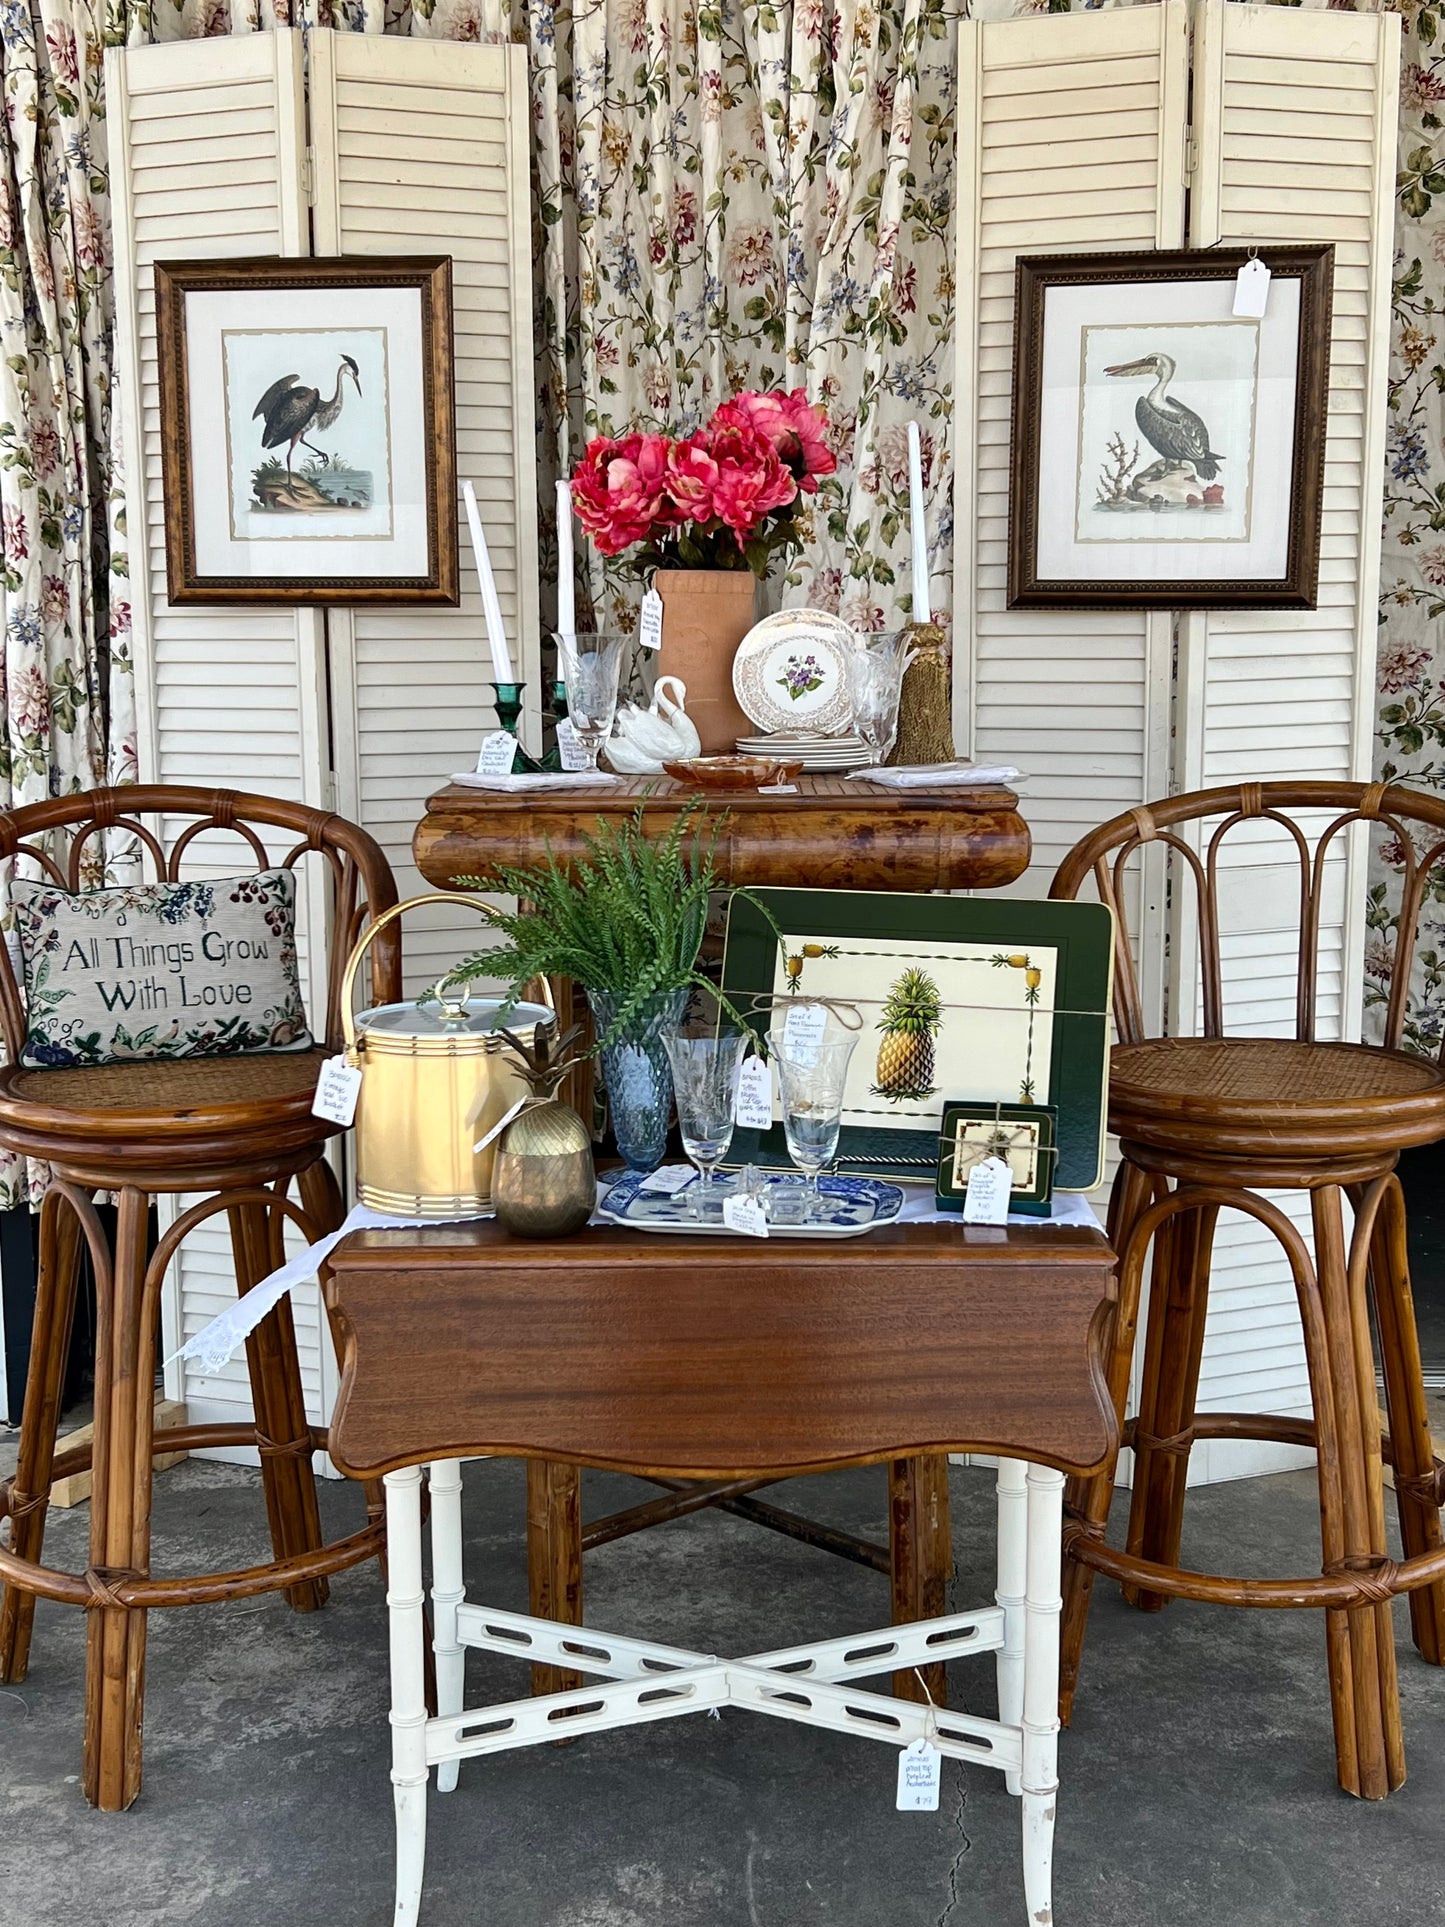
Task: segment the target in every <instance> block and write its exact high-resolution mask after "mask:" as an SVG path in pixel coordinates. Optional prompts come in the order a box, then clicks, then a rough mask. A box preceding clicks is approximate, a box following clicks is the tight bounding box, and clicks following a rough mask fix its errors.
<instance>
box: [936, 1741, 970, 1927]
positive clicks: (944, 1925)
mask: <svg viewBox="0 0 1445 1927" xmlns="http://www.w3.org/2000/svg"><path fill="white" fill-rule="evenodd" d="M967 1806H968V1789H967V1787H966V1786H965V1785H964V1783H963V1770H962V1768H960V1769H959V1775H958V1801H957V1803H956V1805H955V1806H954V1809H953V1824H954V1826H955V1828H956V1829H957V1831H958V1838H959V1841H960V1845H959V1848H958V1851H957V1853H955V1854H954V1856H953V1864H952V1866H950V1868H949V1869H948V1905H947V1906H946V1907H945V1908H944V1910H943V1912H942V1913H941V1914H940V1915H939V1916H938V1927H948V1922H949V1918H950V1916H951V1915H952V1913H953V1910H954V1908H955V1907H957V1905H958V1876H959V1874H960V1873H961V1872H962V1871H963V1863H964V1861H965V1860H966V1859H967V1857H968V1856H969V1854H971V1853H972V1852H973V1842H972V1840H970V1838H969V1837H968V1834H967V1833H966V1832H965V1830H964V1825H963V1816H964V1811H965V1809H966V1807H967Z"/></svg>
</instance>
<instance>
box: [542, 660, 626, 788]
mask: <svg viewBox="0 0 1445 1927" xmlns="http://www.w3.org/2000/svg"><path fill="white" fill-rule="evenodd" d="M627 641H628V638H627V637H626V636H622V635H614V634H603V633H601V632H598V633H595V634H582V633H578V634H574V635H565V636H564V635H561V634H560V633H559V634H558V635H557V637H556V642H557V666H558V668H559V669H560V670H561V672H562V680H563V681H564V682H565V683H566V685H567V717H568V720H569V722H570V723H571V725H572V729H573V732H574V734H575V735H576V737H577V740H578V742H579V743H580V744H581V745H582V749H583V752H584V754H585V755H586V757H587V767H588V769H589V770H595V769H596V767H597V753H598V751H599V750H600V749H601V748H602V745H603V744H604V743H605V742H606V741H607V738H608V737H609V736H610V735H611V734H612V724H613V722H614V720H615V719H616V716H617V685H618V681H619V678H620V677H621V674H622V653H623V651H624V649H625V648H626V647H627Z"/></svg>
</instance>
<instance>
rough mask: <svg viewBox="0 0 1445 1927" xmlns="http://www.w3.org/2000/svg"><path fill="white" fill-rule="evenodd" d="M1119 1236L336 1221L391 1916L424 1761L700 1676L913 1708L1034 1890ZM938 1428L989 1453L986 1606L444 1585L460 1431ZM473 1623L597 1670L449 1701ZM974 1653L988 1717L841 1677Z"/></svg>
mask: <svg viewBox="0 0 1445 1927" xmlns="http://www.w3.org/2000/svg"><path fill="white" fill-rule="evenodd" d="M1114 1263H1115V1261H1114V1255H1113V1253H1112V1251H1111V1250H1110V1249H1109V1247H1108V1245H1107V1244H1106V1242H1105V1241H1104V1238H1103V1237H1102V1235H1101V1234H1100V1233H1098V1232H1096V1231H1089V1230H1085V1229H1082V1228H1078V1227H1070V1226H1060V1225H1052V1224H1040V1225H1038V1226H1029V1227H1027V1228H1020V1227H1013V1226H1010V1227H1008V1228H1007V1229H994V1228H992V1227H979V1226H966V1225H963V1224H942V1225H939V1224H910V1225H894V1226H891V1227H889V1228H888V1229H887V1230H884V1231H881V1232H877V1233H874V1234H872V1235H871V1236H869V1237H866V1238H860V1239H857V1240H854V1241H851V1242H849V1243H848V1244H846V1245H844V1246H842V1247H841V1248H840V1247H839V1246H837V1245H826V1244H824V1245H820V1244H810V1243H791V1242H788V1241H786V1240H783V1239H776V1240H773V1241H770V1242H769V1243H768V1244H767V1245H765V1246H761V1247H760V1246H759V1245H758V1244H757V1243H756V1242H755V1241H753V1240H751V1239H746V1238H736V1237H732V1236H718V1237H717V1238H708V1239H686V1240H679V1241H677V1242H676V1243H673V1242H671V1241H669V1240H667V1239H662V1238H650V1237H647V1236H644V1235H642V1234H639V1233H637V1232H632V1231H628V1230H625V1229H622V1228H616V1229H613V1228H607V1229H601V1228H599V1229H594V1230H589V1231H587V1232H584V1233H583V1234H582V1235H581V1236H580V1237H576V1238H572V1239H569V1240H565V1241H561V1242H558V1243H552V1244H549V1243H541V1242H538V1243H531V1242H524V1241H521V1240H514V1239H511V1238H509V1237H508V1235H507V1234H506V1232H505V1231H503V1230H502V1229H501V1228H500V1227H499V1226H497V1225H496V1224H495V1223H487V1224H480V1225H477V1224H474V1225H466V1226H456V1227H444V1228H443V1227H437V1228H431V1229H420V1230H417V1231H386V1232H361V1233H356V1234H353V1235H352V1236H351V1237H349V1238H347V1239H346V1240H344V1242H343V1243H342V1244H341V1245H340V1246H338V1248H337V1250H336V1251H335V1252H334V1254H333V1255H332V1258H331V1261H330V1266H329V1268H328V1270H327V1273H326V1275H325V1276H324V1278H323V1289H324V1292H325V1298H326V1304H327V1308H328V1310H329V1312H330V1314H331V1319H332V1325H333V1329H334V1331H335V1333H336V1336H337V1342H338V1346H339V1349H340V1351H341V1356H342V1381H341V1390H340V1394H339V1397H338V1399H337V1404H336V1410H335V1415H334V1417H333V1420H332V1428H331V1436H330V1447H331V1454H332V1457H333V1459H334V1460H335V1461H336V1463H337V1464H338V1465H339V1466H340V1467H341V1469H342V1470H343V1471H344V1472H346V1473H348V1474H350V1475H351V1476H352V1477H354V1478H363V1479H365V1478H374V1477H376V1476H377V1475H378V1474H384V1475H385V1484H386V1492H387V1520H388V1533H389V1557H390V1577H389V1590H388V1594H387V1601H388V1605H389V1608H390V1612H391V1625H392V1631H391V1682H392V1685H391V1691H392V1705H391V1732H392V1775H391V1777H392V1783H393V1787H394V1793H395V1805H396V1823H397V1886H396V1913H395V1923H396V1927H413V1923H414V1922H415V1921H416V1919H417V1914H418V1909H419V1906H420V1901H421V1888H422V1871H423V1864H424V1858H425V1848H426V1803H427V1787H428V1781H429V1778H430V1773H431V1769H432V1768H433V1767H436V1768H437V1769H438V1786H439V1788H440V1789H441V1790H443V1791H445V1790H448V1789H450V1788H451V1787H453V1786H455V1784H456V1775H457V1768H458V1766H459V1763H460V1762H461V1761H462V1760H464V1759H471V1758H475V1757H477V1756H479V1755H482V1754H487V1753H496V1752H502V1751H506V1750H510V1749H513V1748H517V1747H523V1746H530V1745H536V1744H538V1743H542V1742H546V1741H549V1740H555V1739H558V1738H562V1737H567V1738H572V1737H576V1736H579V1735H582V1734H585V1733H590V1732H600V1731H605V1730H607V1729H608V1728H611V1727H615V1726H624V1725H636V1724H642V1723H648V1722H652V1721H657V1720H664V1719H670V1718H673V1717H677V1716H680V1715H685V1714H688V1713H696V1712H702V1711H705V1710H708V1709H716V1708H721V1707H724V1706H738V1707H746V1708H748V1709H750V1710H752V1711H754V1712H760V1713H764V1714H768V1715H770V1716H772V1717H774V1718H779V1719H785V1720H795V1721H801V1722H803V1723H805V1724H809V1725H816V1726H824V1727H829V1728H831V1729H833V1730H834V1731H838V1732H846V1733H852V1734H855V1735H858V1736H860V1737H863V1738H870V1739H873V1740H882V1741H883V1742H885V1743H886V1744H890V1745H893V1746H895V1747H903V1746H907V1745H909V1744H910V1743H911V1742H913V1741H915V1740H920V1739H924V1738H925V1737H927V1738H931V1739H932V1740H933V1742H934V1744H935V1745H936V1746H937V1747H938V1749H939V1751H940V1752H941V1753H942V1754H944V1755H946V1756H950V1757H953V1758H956V1759H958V1760H960V1761H966V1762H969V1763H972V1764H979V1765H987V1766H992V1767H995V1768H997V1769H998V1770H1000V1771H1002V1772H1003V1774H1004V1775H1005V1780H1006V1783H1007V1785H1008V1787H1009V1789H1010V1791H1011V1792H1014V1793H1018V1794H1019V1795H1020V1796H1021V1801H1022V1809H1023V1859H1024V1885H1025V1898H1026V1901H1027V1906H1028V1914H1029V1919H1030V1922H1031V1923H1035V1924H1037V1923H1047V1922H1048V1921H1050V1920H1051V1918H1052V1915H1051V1911H1050V1910H1051V1905H1052V1902H1051V1892H1050V1889H1051V1871H1050V1870H1051V1852H1052V1838H1053V1826H1054V1808H1055V1796H1056V1788H1057V1771H1056V1761H1057V1736H1058V1724H1059V1722H1058V1626H1059V1612H1060V1609H1061V1603H1062V1602H1061V1597H1060V1557H1061V1518H1062V1513H1061V1506H1062V1492H1063V1482H1064V1474H1065V1473H1073V1474H1076V1475H1084V1474H1087V1473H1088V1472H1089V1471H1090V1470H1092V1469H1093V1468H1096V1467H1098V1466H1099V1465H1101V1464H1103V1463H1104V1462H1105V1460H1106V1459H1107V1458H1108V1457H1109V1456H1110V1454H1111V1453H1112V1451H1113V1450H1114V1449H1115V1446H1116V1443H1117V1428H1116V1422H1115V1419H1114V1415H1113V1408H1112V1406H1111V1404H1110V1402H1109V1398H1108V1395H1107V1390H1106V1387H1105V1383H1104V1379H1103V1376H1102V1368H1101V1357H1102V1338H1103V1333H1104V1331H1105V1328H1106V1326H1107V1323H1108V1320H1109V1317H1110V1316H1111V1293H1112V1291H1113V1288H1114ZM964 1451H972V1452H985V1453H993V1454H996V1455H997V1456H998V1458H999V1461H1000V1465H999V1479H998V1485H999V1563H998V1584H997V1590H996V1593H995V1603H994V1604H993V1605H992V1606H988V1607H983V1608H979V1609H975V1610H974V1611H971V1612H961V1613H951V1614H942V1615H939V1616H937V1617H934V1618H929V1619H923V1620H920V1621H915V1622H913V1623H912V1624H909V1625H904V1626H892V1627H888V1628H885V1629H882V1630H877V1631H869V1632H865V1633H863V1634H860V1635H859V1636H858V1637H857V1638H854V1639H841V1640H840V1639H827V1640H820V1641H817V1642H813V1643H809V1644H805V1645H801V1646H797V1647H791V1648H788V1649H787V1650H784V1651H777V1652H766V1653H761V1654H750V1655H748V1656H746V1657H743V1658H739V1659H722V1658H717V1657H714V1656H712V1655H709V1654H704V1653H696V1652H692V1651H690V1650H688V1649H687V1647H686V1646H685V1645H681V1644H679V1645H677V1646H670V1645H669V1646H664V1645H661V1644H659V1643H657V1642H656V1641H650V1640H635V1639H627V1638H623V1637H619V1636H617V1635H614V1634H612V1633H610V1632H603V1631H599V1630H596V1629H593V1628H591V1627H586V1626H578V1625H575V1624H572V1623H570V1622H562V1621H559V1620H556V1619H550V1618H545V1617H542V1616H539V1615H535V1614H516V1613H505V1612H500V1611H496V1610H493V1609H491V1608H489V1607H486V1606H482V1605H474V1604H470V1603H468V1602H467V1600H466V1595H465V1589H464V1585H463V1579H462V1556H461V1523H460V1489H461V1480H460V1474H459V1462H460V1461H461V1460H462V1459H464V1458H467V1457H473V1456H483V1455H498V1454H502V1455H515V1456H520V1457H525V1458H528V1459H532V1460H546V1461H550V1462H553V1463H564V1462H565V1463H571V1464H580V1465H592V1466H603V1467H607V1468H609V1469H612V1470H615V1471H622V1472H631V1473H638V1474H641V1475H644V1476H654V1475H655V1476H658V1477H661V1478H677V1479H706V1480H730V1479H747V1478H751V1477H756V1476H760V1475H772V1476H775V1477H790V1476H793V1475H795V1474H798V1473H802V1472H819V1471H826V1470H830V1469H833V1468H835V1467H839V1466H846V1465H866V1464H872V1463H878V1462H881V1461H894V1460H898V1459H902V1458H918V1457H934V1458H936V1457H937V1456H938V1455H942V1454H946V1453H949V1452H964ZM1025 1462H1027V1466H1026V1464H1025ZM423 1465H430V1467H431V1492H432V1510H431V1532H432V1559H433V1590H432V1604H433V1611H434V1615H435V1632H434V1652H435V1656H436V1682H437V1701H438V1712H437V1713H436V1715H435V1716H429V1715H428V1712H427V1707H426V1699H425V1692H424V1668H423V1628H424V1618H423V1608H424V1594H423V1586H422V1512H421V1484H422V1471H421V1468H422V1466H423ZM467 1647H476V1648H481V1649H484V1650H486V1651H489V1652H493V1653H507V1654H510V1655H512V1656H513V1657H515V1658H518V1659H523V1660H527V1661H529V1662H535V1661H546V1662H550V1663H552V1664H555V1665H566V1666H569V1667H573V1668H576V1669H578V1670H579V1671H580V1672H582V1673H584V1674H586V1675H587V1676H588V1678H589V1682H592V1681H596V1682H600V1683H589V1684H587V1685H584V1686H582V1687H579V1688H576V1689H574V1690H571V1691H567V1692H561V1693H553V1694H549V1695H547V1696H545V1697H543V1698H518V1699H514V1700H509V1701H506V1702H503V1703H500V1704H494V1705H489V1706H484V1707H471V1708H468V1707H466V1706H465V1704H464V1693H463V1678H462V1665H463V1657H464V1652H465V1649H466V1648H467ZM988 1653H992V1654H993V1655H994V1657H995V1664H996V1670H997V1680H998V1698H999V1716H998V1718H997V1719H986V1718H982V1717H979V1716H976V1715H972V1714H963V1713H954V1712H950V1711H946V1710H940V1711H938V1712H936V1713H935V1712H933V1711H931V1710H930V1709H929V1708H927V1707H924V1706H921V1705H919V1703H918V1702H917V1701H915V1700H905V1699H901V1698H896V1697H892V1696H889V1695H886V1694H882V1693H877V1692H874V1691H872V1690H870V1689H868V1688H865V1687H864V1686H862V1685H861V1684H858V1682H859V1681H860V1680H864V1679H868V1678H873V1677H876V1676H877V1675H878V1674H879V1673H880V1672H886V1671H888V1670H890V1669H896V1668H899V1667H910V1666H914V1665H919V1664H921V1663H923V1662H933V1663H937V1661H938V1660H939V1658H940V1656H945V1657H949V1658H953V1657H958V1656H964V1655H967V1656H972V1655H974V1654H988ZM879 1927H884V1924H883V1923H879Z"/></svg>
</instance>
